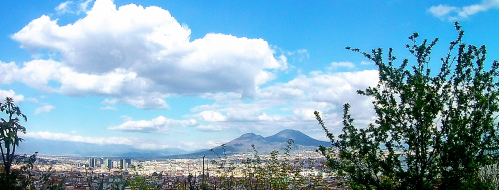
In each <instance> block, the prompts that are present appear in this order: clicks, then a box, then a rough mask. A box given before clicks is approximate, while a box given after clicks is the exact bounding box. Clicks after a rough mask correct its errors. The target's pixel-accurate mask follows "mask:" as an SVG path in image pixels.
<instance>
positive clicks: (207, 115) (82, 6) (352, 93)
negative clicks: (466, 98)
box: [0, 0, 499, 151]
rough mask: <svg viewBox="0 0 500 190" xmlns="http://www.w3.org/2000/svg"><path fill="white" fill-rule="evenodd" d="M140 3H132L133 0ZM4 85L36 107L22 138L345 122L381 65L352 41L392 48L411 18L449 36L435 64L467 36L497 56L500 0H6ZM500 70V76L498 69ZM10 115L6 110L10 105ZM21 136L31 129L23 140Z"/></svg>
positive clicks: (206, 144) (363, 112) (110, 138)
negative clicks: (459, 29) (318, 116)
mask: <svg viewBox="0 0 500 190" xmlns="http://www.w3.org/2000/svg"><path fill="white" fill-rule="evenodd" d="M131 3H133V4H131ZM0 7H1V8H0V9H1V10H2V11H0V18H1V20H2V21H3V24H2V28H1V29H0V31H1V32H2V35H1V37H2V42H3V43H2V45H0V48H1V53H0V72H1V73H2V75H1V76H0V85H1V86H0V98H2V99H4V97H6V96H10V97H14V100H15V101H16V104H17V105H18V106H19V107H20V108H21V110H22V111H23V112H24V113H25V114H26V115H27V116H28V122H25V123H24V122H23V123H22V124H23V125H24V126H26V127H27V131H28V132H27V134H25V135H22V137H23V138H26V139H29V138H35V139H48V140H55V141H61V142H64V141H72V142H87V143H93V144H123V145H132V146H134V147H136V148H139V149H148V150H161V149H165V148H180V149H183V150H190V151H192V150H198V149H204V148H212V147H215V146H217V145H220V144H221V143H225V142H228V141H230V140H232V139H234V138H236V137H238V136H240V135H241V134H244V133H248V132H253V133H257V134H261V135H264V136H267V135H272V134H274V133H276V132H278V131H281V130H283V129H295V130H299V131H301V132H303V133H305V134H307V135H309V136H311V137H313V138H316V139H320V140H326V137H325V135H324V132H323V131H322V129H321V127H320V126H319V125H318V124H317V121H316V120H315V119H314V115H313V111H315V110H318V111H320V112H322V115H323V117H324V120H325V122H326V125H327V126H328V127H330V129H331V131H332V132H334V133H338V132H340V129H341V125H342V123H341V121H342V105H343V104H344V103H349V104H351V105H352V109H351V110H352V115H353V117H354V119H356V124H357V125H358V126H359V127H362V126H366V124H367V123H369V122H370V121H371V120H372V117H373V111H370V110H371V109H372V104H371V100H370V99H367V98H365V97H362V96H360V95H357V94H356V90H357V89H364V88H366V87H368V86H370V85H375V84H376V83H377V79H378V75H377V71H376V69H377V68H376V67H375V65H374V64H373V63H372V62H369V61H368V60H367V59H365V58H364V57H363V56H362V55H360V54H357V53H354V52H351V51H347V50H345V49H344V48H345V47H346V46H350V47H354V48H360V49H361V50H362V51H367V52H369V51H371V49H374V48H378V47H381V48H384V51H385V52H387V49H388V48H390V47H392V48H394V50H395V51H394V54H395V56H397V57H398V60H397V61H396V64H399V63H401V61H402V60H403V59H404V58H408V59H409V60H410V64H411V63H412V61H413V60H412V58H411V55H409V53H408V52H407V51H406V50H405V49H404V46H405V44H408V43H410V41H409V40H408V36H410V35H411V34H412V33H413V32H418V33H419V34H420V36H421V37H420V38H419V42H418V43H420V42H421V41H422V40H423V39H429V40H432V39H434V38H436V37H437V38H439V42H438V45H436V47H435V48H434V51H433V53H432V55H431V57H432V60H431V63H435V64H431V65H430V67H431V69H433V70H438V69H439V66H440V62H439V58H441V57H444V56H445V55H446V53H447V47H448V45H449V42H450V41H452V40H455V39H456V37H457V33H456V31H455V30H454V24H453V22H454V21H459V22H460V24H461V25H462V26H463V29H464V30H465V37H464V42H466V43H468V44H473V45H477V46H479V45H483V44H484V45H486V47H487V50H488V54H487V57H488V59H487V61H486V63H487V64H488V65H486V66H487V67H488V68H489V67H490V65H491V63H492V62H493V60H498V58H499V54H498V53H499V49H498V48H499V44H498V42H499V38H498V37H499V36H498V35H499V25H498V23H499V22H498V21H499V20H498V18H499V11H498V7H499V5H498V0H484V1H470V2H469V1H467V2H465V1H464V2H456V1H443V2H435V1H420V2H414V3H408V2H403V1H397V0H396V1H388V2H363V3H358V2H349V1H323V2H305V1H286V2H284V1H273V2H268V1H257V2H251V3H250V2H228V1H224V2H210V3H208V2H205V1H190V2H183V1H168V2H166V1H118V0H117V1H111V0H97V1H92V0H87V1H83V0H75V1H43V2H31V1H12V2H10V1H9V2H2V6H0ZM497 80H498V79H497ZM2 117H5V116H2ZM21 146H22V143H21Z"/></svg>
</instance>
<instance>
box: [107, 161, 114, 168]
mask: <svg viewBox="0 0 500 190" xmlns="http://www.w3.org/2000/svg"><path fill="white" fill-rule="evenodd" d="M106 167H108V168H110V169H111V168H113V160H111V159H110V158H108V159H106Z"/></svg>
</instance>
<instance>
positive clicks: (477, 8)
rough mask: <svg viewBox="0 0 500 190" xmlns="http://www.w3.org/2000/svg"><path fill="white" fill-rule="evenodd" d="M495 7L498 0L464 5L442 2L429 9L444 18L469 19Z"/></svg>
mask: <svg viewBox="0 0 500 190" xmlns="http://www.w3.org/2000/svg"><path fill="white" fill-rule="evenodd" d="M494 8H498V0H483V1H481V3H479V4H474V5H469V6H463V7H455V6H448V5H442V4H440V5H438V6H432V7H431V8H429V9H428V10H427V11H428V12H430V13H431V14H432V15H433V16H435V17H438V18H440V19H442V20H449V21H457V20H463V19H467V18H469V16H472V15H475V14H477V13H479V12H483V11H487V10H489V9H494Z"/></svg>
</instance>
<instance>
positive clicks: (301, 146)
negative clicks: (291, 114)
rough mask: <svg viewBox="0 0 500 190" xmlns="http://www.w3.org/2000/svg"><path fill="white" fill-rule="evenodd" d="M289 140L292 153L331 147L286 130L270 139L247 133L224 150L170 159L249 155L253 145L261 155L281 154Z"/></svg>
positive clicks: (214, 149)
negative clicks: (277, 152) (274, 152)
mask: <svg viewBox="0 0 500 190" xmlns="http://www.w3.org/2000/svg"><path fill="white" fill-rule="evenodd" d="M288 139H292V140H293V141H294V143H293V144H292V151H293V150H316V149H317V148H318V147H319V146H320V145H323V146H330V142H326V141H320V140H316V139H313V138H311V137H309V136H307V135H305V134H304V133H302V132H300V131H296V130H291V129H286V130H283V131H280V132H278V133H276V134H275V135H272V136H269V137H263V136H260V135H256V134H254V133H246V134H243V135H241V136H240V137H238V138H236V139H234V140H232V141H229V142H228V143H225V144H224V148H223V147H220V146H219V147H215V148H212V149H211V150H203V151H199V152H195V153H191V154H185V155H176V156H169V157H172V158H182V157H187V158H189V157H201V156H216V155H219V156H222V155H223V154H224V152H225V153H226V154H228V155H229V154H236V153H247V152H252V151H253V149H252V144H253V145H255V149H256V150H257V151H258V152H259V154H267V153H269V152H271V151H274V150H278V151H280V152H281V151H283V150H284V149H285V147H286V142H287V141H288ZM214 152H215V153H214Z"/></svg>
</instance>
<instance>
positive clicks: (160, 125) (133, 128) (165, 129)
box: [108, 116, 198, 133]
mask: <svg viewBox="0 0 500 190" xmlns="http://www.w3.org/2000/svg"><path fill="white" fill-rule="evenodd" d="M197 125H198V123H197V122H196V121H195V120H194V119H191V120H173V119H167V118H165V117H163V116H159V117H157V118H154V119H152V120H150V121H146V120H140V121H132V120H127V121H125V122H124V123H122V124H121V125H119V126H111V127H109V128H108V129H109V130H115V131H127V132H142V133H169V132H170V131H169V129H170V128H172V127H176V126H182V127H193V126H197Z"/></svg>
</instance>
